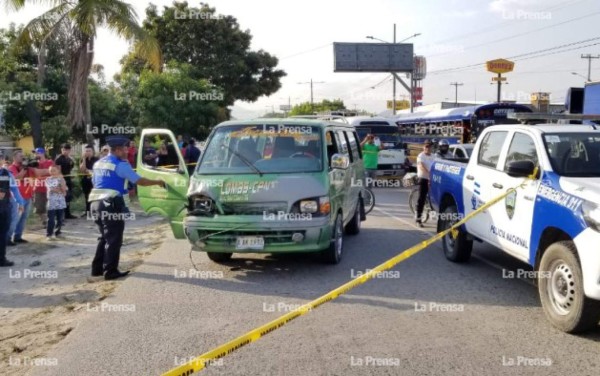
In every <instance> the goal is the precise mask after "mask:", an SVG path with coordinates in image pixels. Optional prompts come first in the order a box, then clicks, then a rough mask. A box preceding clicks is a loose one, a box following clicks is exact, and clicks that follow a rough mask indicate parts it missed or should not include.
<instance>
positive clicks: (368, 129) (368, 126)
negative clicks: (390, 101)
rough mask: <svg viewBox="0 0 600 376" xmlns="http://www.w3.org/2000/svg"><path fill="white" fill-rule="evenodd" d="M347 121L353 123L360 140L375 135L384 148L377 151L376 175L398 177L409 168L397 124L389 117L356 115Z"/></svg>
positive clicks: (376, 140)
mask: <svg viewBox="0 0 600 376" xmlns="http://www.w3.org/2000/svg"><path fill="white" fill-rule="evenodd" d="M347 121H348V123H349V124H350V125H353V126H354V128H355V129H356V132H357V133H358V137H359V139H360V141H361V142H362V141H363V140H364V139H365V137H367V135H368V134H373V135H375V142H376V143H377V142H380V143H381V145H383V148H384V150H382V151H380V152H379V155H378V164H377V177H378V178H379V177H381V178H398V177H402V176H404V174H405V173H406V172H407V171H408V170H409V169H410V162H409V161H408V158H407V155H406V151H405V146H404V144H403V140H402V138H401V137H400V134H399V133H398V126H397V125H396V124H394V122H393V121H392V120H391V119H387V118H384V117H368V116H357V117H349V118H347Z"/></svg>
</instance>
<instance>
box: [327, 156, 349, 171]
mask: <svg viewBox="0 0 600 376" xmlns="http://www.w3.org/2000/svg"><path fill="white" fill-rule="evenodd" d="M348 166H350V159H349V158H348V156H346V155H344V154H334V155H333V156H332V157H331V168H334V169H340V170H346V169H347V168H348Z"/></svg>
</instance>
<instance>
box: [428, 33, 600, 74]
mask: <svg viewBox="0 0 600 376" xmlns="http://www.w3.org/2000/svg"><path fill="white" fill-rule="evenodd" d="M599 39H600V37H595V38H590V39H585V40H581V41H577V42H572V43H567V44H563V45H560V46H554V47H550V48H545V49H542V50H537V51H532V52H527V53H523V54H520V55H515V56H509V57H508V58H507V59H513V60H527V59H529V58H527V59H526V58H525V57H527V56H530V55H537V54H541V53H543V52H547V51H553V50H556V49H561V48H565V47H570V46H574V45H578V44H582V43H587V42H592V41H596V40H599ZM593 45H595V44H592V45H591V46H593ZM589 46H590V45H586V46H581V47H578V48H575V49H581V48H585V47H589ZM572 50H573V49H568V50H563V51H553V52H552V53H548V54H542V55H539V56H535V57H542V56H548V55H554V54H557V53H563V52H567V51H572ZM530 58H531V57H530ZM482 65H485V63H477V64H469V65H464V66H462V67H454V68H446V69H438V70H435V71H431V72H428V74H441V73H448V72H456V71H461V70H469V69H472V68H475V67H479V66H482Z"/></svg>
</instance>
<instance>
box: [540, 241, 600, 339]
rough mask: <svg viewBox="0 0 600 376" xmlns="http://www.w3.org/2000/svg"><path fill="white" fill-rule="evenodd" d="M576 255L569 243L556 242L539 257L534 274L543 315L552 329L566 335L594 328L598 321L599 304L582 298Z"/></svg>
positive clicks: (581, 282)
mask: <svg viewBox="0 0 600 376" xmlns="http://www.w3.org/2000/svg"><path fill="white" fill-rule="evenodd" d="M576 254H577V248H575V244H574V243H573V242H571V241H561V242H556V243H554V244H552V245H550V246H549V247H548V249H547V250H546V252H545V253H544V255H543V256H542V260H541V262H540V269H539V273H538V291H539V294H540V300H541V302H542V307H543V308H544V313H545V314H546V317H547V318H548V320H549V321H550V322H551V323H552V325H554V326H555V327H556V328H558V329H560V330H562V331H563V332H567V333H577V332H583V331H586V330H589V329H592V328H595V327H596V326H597V325H598V321H600V301H597V300H593V299H589V298H587V297H586V296H585V294H584V292H583V275H582V273H581V266H580V265H579V260H577V256H576Z"/></svg>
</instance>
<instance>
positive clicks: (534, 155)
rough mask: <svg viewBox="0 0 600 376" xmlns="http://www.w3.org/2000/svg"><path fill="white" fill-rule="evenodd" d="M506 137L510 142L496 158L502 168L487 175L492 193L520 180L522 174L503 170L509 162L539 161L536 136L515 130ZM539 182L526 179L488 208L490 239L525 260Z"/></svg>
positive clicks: (504, 189)
mask: <svg viewBox="0 0 600 376" xmlns="http://www.w3.org/2000/svg"><path fill="white" fill-rule="evenodd" d="M508 139H509V140H510V143H509V147H508V151H507V153H506V157H505V158H504V160H503V161H500V162H501V165H502V170H501V171H500V170H499V171H495V172H493V173H492V176H491V177H492V179H493V181H492V184H496V187H495V188H494V189H493V190H492V192H493V193H492V196H498V195H500V194H502V193H504V192H506V191H507V190H508V189H510V188H514V187H516V186H518V185H520V184H522V183H523V182H524V180H525V178H524V177H511V176H509V175H508V174H507V172H506V171H507V170H508V167H509V165H510V164H511V163H513V162H521V161H531V162H533V164H534V165H535V166H539V163H540V158H538V150H543V149H539V148H538V147H537V146H536V143H535V141H534V140H536V139H537V138H534V137H532V136H531V135H529V134H527V133H525V132H521V131H516V132H514V133H513V134H512V135H510V136H509V137H508ZM539 147H542V146H541V145H539ZM539 168H541V167H539ZM538 176H539V175H538ZM539 185H540V180H539V178H538V179H535V180H527V181H526V182H525V184H524V186H523V187H521V188H518V189H516V190H515V191H513V192H511V193H509V194H508V196H506V198H505V199H504V200H502V201H500V202H498V203H497V204H496V205H494V206H492V207H491V208H490V212H491V217H492V223H491V226H493V227H490V235H491V237H492V240H495V241H494V243H496V244H498V246H500V248H502V249H503V250H505V251H506V252H508V253H510V254H511V255H513V256H515V257H517V258H519V259H521V260H522V261H525V262H529V260H528V259H529V247H530V238H531V224H532V223H533V209H534V205H535V202H536V195H537V191H538V188H539ZM494 238H495V239H494Z"/></svg>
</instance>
